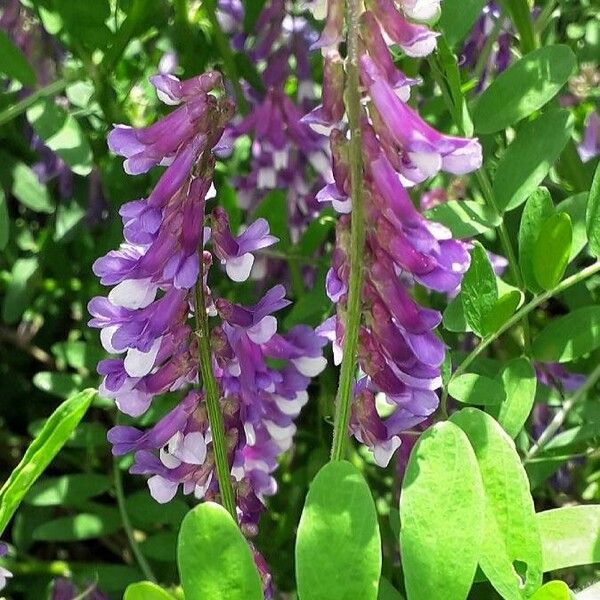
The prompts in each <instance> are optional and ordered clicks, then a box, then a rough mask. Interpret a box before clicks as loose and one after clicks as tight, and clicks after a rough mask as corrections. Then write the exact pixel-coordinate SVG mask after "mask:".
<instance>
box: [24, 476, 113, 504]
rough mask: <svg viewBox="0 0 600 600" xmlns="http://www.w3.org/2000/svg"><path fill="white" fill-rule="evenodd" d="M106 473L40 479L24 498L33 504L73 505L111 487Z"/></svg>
mask: <svg viewBox="0 0 600 600" xmlns="http://www.w3.org/2000/svg"><path fill="white" fill-rule="evenodd" d="M111 485H112V484H111V481H110V479H109V478H108V477H107V476H106V475H98V474H96V473H78V474H75V475H62V476H61V477H51V478H48V479H44V480H42V481H38V482H37V483H36V484H35V485H34V486H33V487H32V488H31V489H30V490H29V492H28V494H27V495H26V496H25V498H24V499H23V502H26V503H27V504H31V505H32V506H60V505H65V506H73V505H76V504H79V503H81V502H82V501H83V500H86V499H87V498H92V497H93V496H98V495H99V494H103V493H104V492H106V491H107V490H109V489H110V488H111Z"/></svg>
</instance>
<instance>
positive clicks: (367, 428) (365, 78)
mask: <svg viewBox="0 0 600 600" xmlns="http://www.w3.org/2000/svg"><path fill="white" fill-rule="evenodd" d="M343 4H344V3H343V2H342V1H341V0H330V1H329V3H328V13H327V22H326V25H325V28H324V31H323V35H322V36H321V38H320V40H319V41H318V43H317V47H319V48H321V51H322V52H323V55H324V57H325V65H326V66H325V82H324V90H323V104H322V105H321V106H320V107H318V108H317V109H315V110H314V111H313V112H312V113H311V114H310V115H308V117H307V120H308V121H309V122H313V123H314V122H318V123H319V125H320V126H323V125H327V126H329V127H330V128H331V134H330V140H331V149H332V155H333V174H334V179H335V181H334V183H332V184H328V185H326V186H325V187H324V188H323V189H322V190H321V192H319V195H318V199H319V200H320V201H327V202H329V201H330V202H331V203H332V204H333V206H334V208H335V209H336V210H337V211H338V212H339V213H342V216H341V217H340V218H339V221H338V225H337V244H336V248H335V250H334V254H333V263H332V267H331V269H330V271H329V273H328V276H327V293H328V295H329V297H330V298H331V300H332V301H333V302H335V303H337V314H336V315H335V316H334V317H332V318H330V319H329V320H328V321H327V322H325V323H324V324H323V325H322V326H321V328H320V329H319V331H320V333H322V334H324V335H327V336H328V337H329V339H331V340H332V341H333V345H334V357H335V359H336V362H340V361H341V355H342V350H341V349H342V345H343V338H344V326H343V324H344V322H345V312H346V302H347V293H348V272H349V264H348V260H349V255H350V247H349V243H350V216H349V214H348V213H350V212H351V209H352V205H351V199H350V184H349V164H348V142H347V135H346V130H345V125H344V112H345V108H344V100H343V85H344V72H343V68H342V60H341V58H340V53H339V51H338V48H337V45H338V43H339V41H340V40H341V38H342V35H341V26H342V16H343ZM437 4H438V3H436V2H414V1H412V2H411V1H409V0H404V1H402V2H400V6H401V8H400V9H398V8H397V7H396V5H395V4H394V2H393V1H392V0H367V1H366V2H365V5H366V10H365V11H364V12H363V13H362V15H361V17H360V19H361V36H360V48H361V51H360V57H359V69H360V82H361V90H360V91H361V94H362V107H363V108H362V110H361V130H362V131H361V134H362V152H363V170H364V174H363V196H364V205H365V208H364V211H365V228H366V248H365V252H364V263H363V264H364V283H363V287H362V310H363V321H362V326H361V328H360V332H359V350H358V355H359V356H358V358H359V366H360V373H359V377H358V380H357V381H356V384H355V400H354V404H353V412H352V419H351V430H352V433H353V434H354V435H355V437H356V438H357V439H358V440H359V441H361V442H363V443H365V444H366V445H367V446H368V447H369V448H370V449H371V450H372V452H373V454H374V458H375V460H376V462H377V463H378V464H380V465H386V464H387V463H388V461H389V460H390V457H391V456H392V454H393V452H394V451H395V450H396V448H397V447H398V446H399V445H400V433H401V432H402V431H405V430H406V429H408V428H410V427H414V426H416V425H418V424H419V423H421V422H422V421H423V420H424V419H426V418H427V417H428V416H429V415H430V414H432V413H433V411H434V410H435V409H436V408H437V405H438V396H437V393H436V390H437V389H438V388H440V387H441V383H442V381H441V374H440V366H441V364H442V362H443V360H444V354H445V347H444V344H443V342H442V341H441V340H440V339H439V338H438V337H437V336H436V334H435V331H434V330H435V328H436V327H437V326H438V325H439V323H440V321H441V315H440V313H439V312H437V311H435V310H432V309H430V308H426V307H422V306H420V305H419V304H418V303H417V301H416V300H415V299H414V298H413V297H412V296H411V294H410V287H411V286H412V285H413V284H415V283H418V284H420V285H422V286H424V287H425V288H427V289H429V290H434V291H437V292H445V293H452V292H454V291H455V290H456V289H457V287H458V286H459V285H460V282H461V279H462V276H463V274H464V273H465V272H466V270H467V269H468V267H469V253H468V247H467V246H466V245H465V244H464V243H462V242H460V241H457V240H454V239H452V235H451V233H450V231H449V230H448V229H446V228H445V227H443V226H441V225H440V224H438V223H434V222H431V221H428V220H427V219H425V218H424V217H423V216H422V215H421V214H420V213H419V212H418V211H417V209H416V208H415V207H414V205H413V203H412V200H411V198H410V196H409V194H408V192H407V189H406V188H407V187H411V186H414V185H416V184H419V183H421V182H423V181H425V180H426V179H428V178H430V177H432V176H434V175H436V174H437V173H439V172H440V171H445V172H448V173H452V174H456V175H462V174H464V173H468V172H470V171H473V170H475V169H477V168H478V167H479V166H480V165H481V161H482V153H481V146H480V145H479V143H478V141H477V140H474V139H463V138H458V137H453V136H449V135H444V134H442V133H440V132H438V131H436V130H435V129H433V128H432V127H430V126H429V125H428V124H427V123H426V122H425V121H424V120H423V119H422V118H421V117H420V116H419V114H418V113H417V112H416V111H415V110H414V109H413V108H411V107H410V106H409V105H408V104H407V102H406V101H407V100H408V98H409V96H410V88H411V86H413V85H415V83H416V82H415V81H414V80H410V79H409V78H408V77H406V76H405V75H404V74H403V73H402V72H400V71H399V70H398V69H397V68H396V66H395V65H394V63H393V61H392V58H391V55H390V49H389V47H388V43H389V42H391V43H392V44H394V45H396V46H398V47H400V48H401V49H402V50H403V51H404V52H405V53H406V54H407V55H408V56H424V55H426V54H428V53H429V52H431V51H432V50H433V48H434V47H435V44H436V34H435V33H433V32H432V31H430V30H429V29H428V28H427V27H426V26H424V25H422V24H419V23H414V22H413V19H414V18H421V19H423V18H428V17H430V16H431V15H432V14H433V13H434V12H435V11H436V10H437ZM378 401H379V402H378ZM378 404H379V405H378ZM382 415H387V416H386V417H384V416H382Z"/></svg>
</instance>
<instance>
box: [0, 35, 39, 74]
mask: <svg viewBox="0 0 600 600" xmlns="http://www.w3.org/2000/svg"><path fill="white" fill-rule="evenodd" d="M0 56H1V57H2V60H1V61H0V73H4V75H7V76H8V77H10V78H11V79H16V80H18V81H20V82H21V83H22V84H23V85H33V84H34V83H35V73H34V71H33V69H32V68H31V65H30V64H29V62H28V61H27V58H26V57H25V55H24V54H23V53H22V52H21V50H20V49H19V48H17V47H16V46H15V45H14V44H13V43H12V42H11V40H10V38H9V37H8V35H7V34H6V33H5V32H4V31H2V30H1V29H0Z"/></svg>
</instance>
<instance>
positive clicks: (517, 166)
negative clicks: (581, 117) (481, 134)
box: [493, 109, 573, 211]
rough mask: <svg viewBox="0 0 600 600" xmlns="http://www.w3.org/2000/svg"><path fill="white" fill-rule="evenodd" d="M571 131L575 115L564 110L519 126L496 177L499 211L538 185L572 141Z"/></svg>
mask: <svg viewBox="0 0 600 600" xmlns="http://www.w3.org/2000/svg"><path fill="white" fill-rule="evenodd" d="M572 130H573V117H572V116H571V113H570V112H569V111H568V110H563V109H553V110H549V111H547V112H545V113H544V114H542V115H540V116H539V117H538V118H537V119H535V120H534V121H528V122H525V123H523V124H522V125H520V126H519V128H518V129H517V134H516V137H515V139H514V140H513V142H512V143H511V144H510V146H509V147H508V148H507V149H506V152H505V153H504V155H503V156H502V158H501V159H500V162H499V164H498V169H497V170H496V175H495V177H494V184H493V192H494V196H495V198H496V204H497V205H498V208H499V209H500V210H502V211H505V210H512V209H514V208H516V207H517V206H519V205H520V204H521V203H522V202H524V201H525V200H526V199H527V197H528V196H529V195H530V194H531V193H532V192H533V191H534V190H535V189H536V188H537V186H538V185H539V184H540V183H541V182H542V180H543V179H544V177H546V175H547V174H548V171H550V167H552V165H553V164H554V163H555V162H556V160H557V159H558V157H559V155H560V153H561V152H562V150H563V148H564V147H565V144H566V143H567V142H568V141H569V139H570V137H571V132H572Z"/></svg>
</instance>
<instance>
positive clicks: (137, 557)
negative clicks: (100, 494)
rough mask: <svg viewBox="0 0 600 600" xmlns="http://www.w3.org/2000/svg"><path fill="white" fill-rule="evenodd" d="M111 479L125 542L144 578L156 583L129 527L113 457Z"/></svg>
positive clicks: (121, 479) (121, 487)
mask: <svg viewBox="0 0 600 600" xmlns="http://www.w3.org/2000/svg"><path fill="white" fill-rule="evenodd" d="M113 478H114V483H115V494H116V498H117V506H118V508H119V514H120V515H121V523H123V529H124V530H125V534H126V535H127V540H128V541H129V547H130V548H131V552H132V553H133V556H134V557H135V560H136V561H137V563H138V565H139V566H140V569H141V571H142V573H143V574H144V577H146V579H148V580H150V581H152V582H154V583H156V577H154V573H153V572H152V567H150V565H149V564H148V561H147V560H146V557H145V556H144V554H143V552H142V551H141V550H140V547H139V545H138V543H137V542H136V540H135V535H134V531H133V526H132V525H131V520H130V519H129V514H128V513H127V506H126V505H125V494H124V492H123V476H122V475H121V469H119V463H118V460H117V457H116V456H115V457H113Z"/></svg>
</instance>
